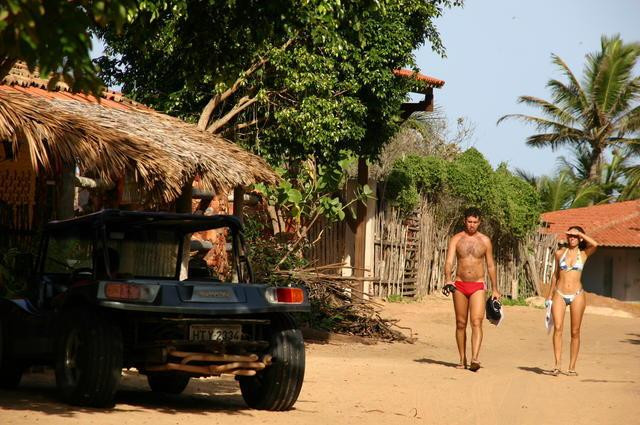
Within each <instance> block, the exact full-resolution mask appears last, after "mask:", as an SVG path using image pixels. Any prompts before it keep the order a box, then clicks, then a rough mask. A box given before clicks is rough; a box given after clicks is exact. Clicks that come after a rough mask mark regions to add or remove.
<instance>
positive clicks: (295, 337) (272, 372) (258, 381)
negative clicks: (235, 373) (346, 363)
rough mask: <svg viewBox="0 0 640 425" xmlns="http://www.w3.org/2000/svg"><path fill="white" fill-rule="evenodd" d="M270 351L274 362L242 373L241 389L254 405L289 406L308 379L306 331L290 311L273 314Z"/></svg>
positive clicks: (263, 408) (269, 408)
mask: <svg viewBox="0 0 640 425" xmlns="http://www.w3.org/2000/svg"><path fill="white" fill-rule="evenodd" d="M269 333H270V335H271V343H270V345H269V354H270V355H271V356H272V357H273V358H272V364H271V365H269V366H267V368H266V369H264V370H263V371H260V372H258V374H257V375H255V376H241V377H239V381H240V391H241V392H242V397H243V398H244V401H245V402H246V403H247V405H249V407H252V408H254V409H260V410H274V411H278V410H289V409H291V408H292V407H293V405H294V404H295V402H296V400H298V396H299V395H300V390H301V389H302V381H303V380H304V368H305V354H304V341H303V339H302V332H300V330H299V329H298V328H297V326H296V323H295V321H294V320H293V318H292V317H291V316H290V315H289V314H279V315H274V316H272V317H271V326H270V332H269Z"/></svg>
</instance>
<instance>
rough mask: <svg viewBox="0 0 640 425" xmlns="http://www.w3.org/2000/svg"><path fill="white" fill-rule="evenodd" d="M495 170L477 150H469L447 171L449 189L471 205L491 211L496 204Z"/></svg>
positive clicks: (455, 160) (454, 161)
mask: <svg viewBox="0 0 640 425" xmlns="http://www.w3.org/2000/svg"><path fill="white" fill-rule="evenodd" d="M492 183H493V169H492V168H491V164H489V161H487V160H486V159H485V158H484V156H482V154H481V153H480V152H478V150H477V149H475V148H470V149H467V150H466V151H465V152H463V153H462V155H460V156H458V157H457V158H456V159H454V160H453V162H452V163H451V164H450V166H449V167H448V170H447V187H448V188H449V190H450V191H451V194H452V195H454V196H456V197H459V198H461V199H463V200H464V201H465V203H467V204H469V205H475V206H477V207H479V208H480V209H482V210H484V211H487V210H491V209H492V207H493V205H494V204H495V202H496V190H495V188H494V187H493V185H492Z"/></svg>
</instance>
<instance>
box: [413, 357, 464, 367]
mask: <svg viewBox="0 0 640 425" xmlns="http://www.w3.org/2000/svg"><path fill="white" fill-rule="evenodd" d="M414 362H416V363H427V364H437V365H440V366H446V367H456V366H458V364H457V363H451V362H445V361H442V360H434V359H426V358H423V359H415V360H414Z"/></svg>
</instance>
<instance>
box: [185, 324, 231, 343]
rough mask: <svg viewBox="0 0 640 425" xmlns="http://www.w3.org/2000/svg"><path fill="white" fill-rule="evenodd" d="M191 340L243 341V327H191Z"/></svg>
mask: <svg viewBox="0 0 640 425" xmlns="http://www.w3.org/2000/svg"><path fill="white" fill-rule="evenodd" d="M189 339H190V340H191V341H237V340H239V339H242V326H240V325H191V326H189Z"/></svg>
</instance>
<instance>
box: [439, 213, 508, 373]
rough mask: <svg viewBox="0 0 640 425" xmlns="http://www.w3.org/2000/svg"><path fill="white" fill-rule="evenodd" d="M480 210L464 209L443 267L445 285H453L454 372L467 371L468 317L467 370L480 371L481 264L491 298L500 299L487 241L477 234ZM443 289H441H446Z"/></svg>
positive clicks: (482, 298)
mask: <svg viewBox="0 0 640 425" xmlns="http://www.w3.org/2000/svg"><path fill="white" fill-rule="evenodd" d="M479 225H480V210H478V209H477V208H467V209H466V210H465V212H464V230H463V231H462V232H460V233H457V234H455V235H453V237H452V238H451V240H450V241H449V248H448V250H447V260H446V262H445V266H444V273H445V281H446V282H447V284H446V285H454V286H455V291H453V309H454V311H455V314H456V342H457V344H458V351H459V353H460V363H459V364H458V368H460V369H466V367H467V354H466V353H467V318H468V317H471V363H470V365H469V370H471V371H474V372H475V371H477V370H478V369H480V362H479V361H478V355H479V354H480V345H481V344H482V320H483V319H484V310H485V301H486V292H485V291H486V289H487V288H486V283H485V278H484V277H485V274H486V273H485V263H486V272H488V274H489V280H491V286H492V288H493V289H492V294H491V297H492V298H496V299H500V297H501V295H500V292H499V291H498V287H497V286H498V283H497V280H496V266H495V263H494V260H493V246H492V245H491V240H490V239H489V238H488V237H487V236H486V235H484V234H482V233H480V232H478V226H479ZM454 259H455V260H457V267H456V278H455V282H451V281H449V280H450V279H451V271H452V270H453V264H454ZM446 285H445V286H446Z"/></svg>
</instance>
